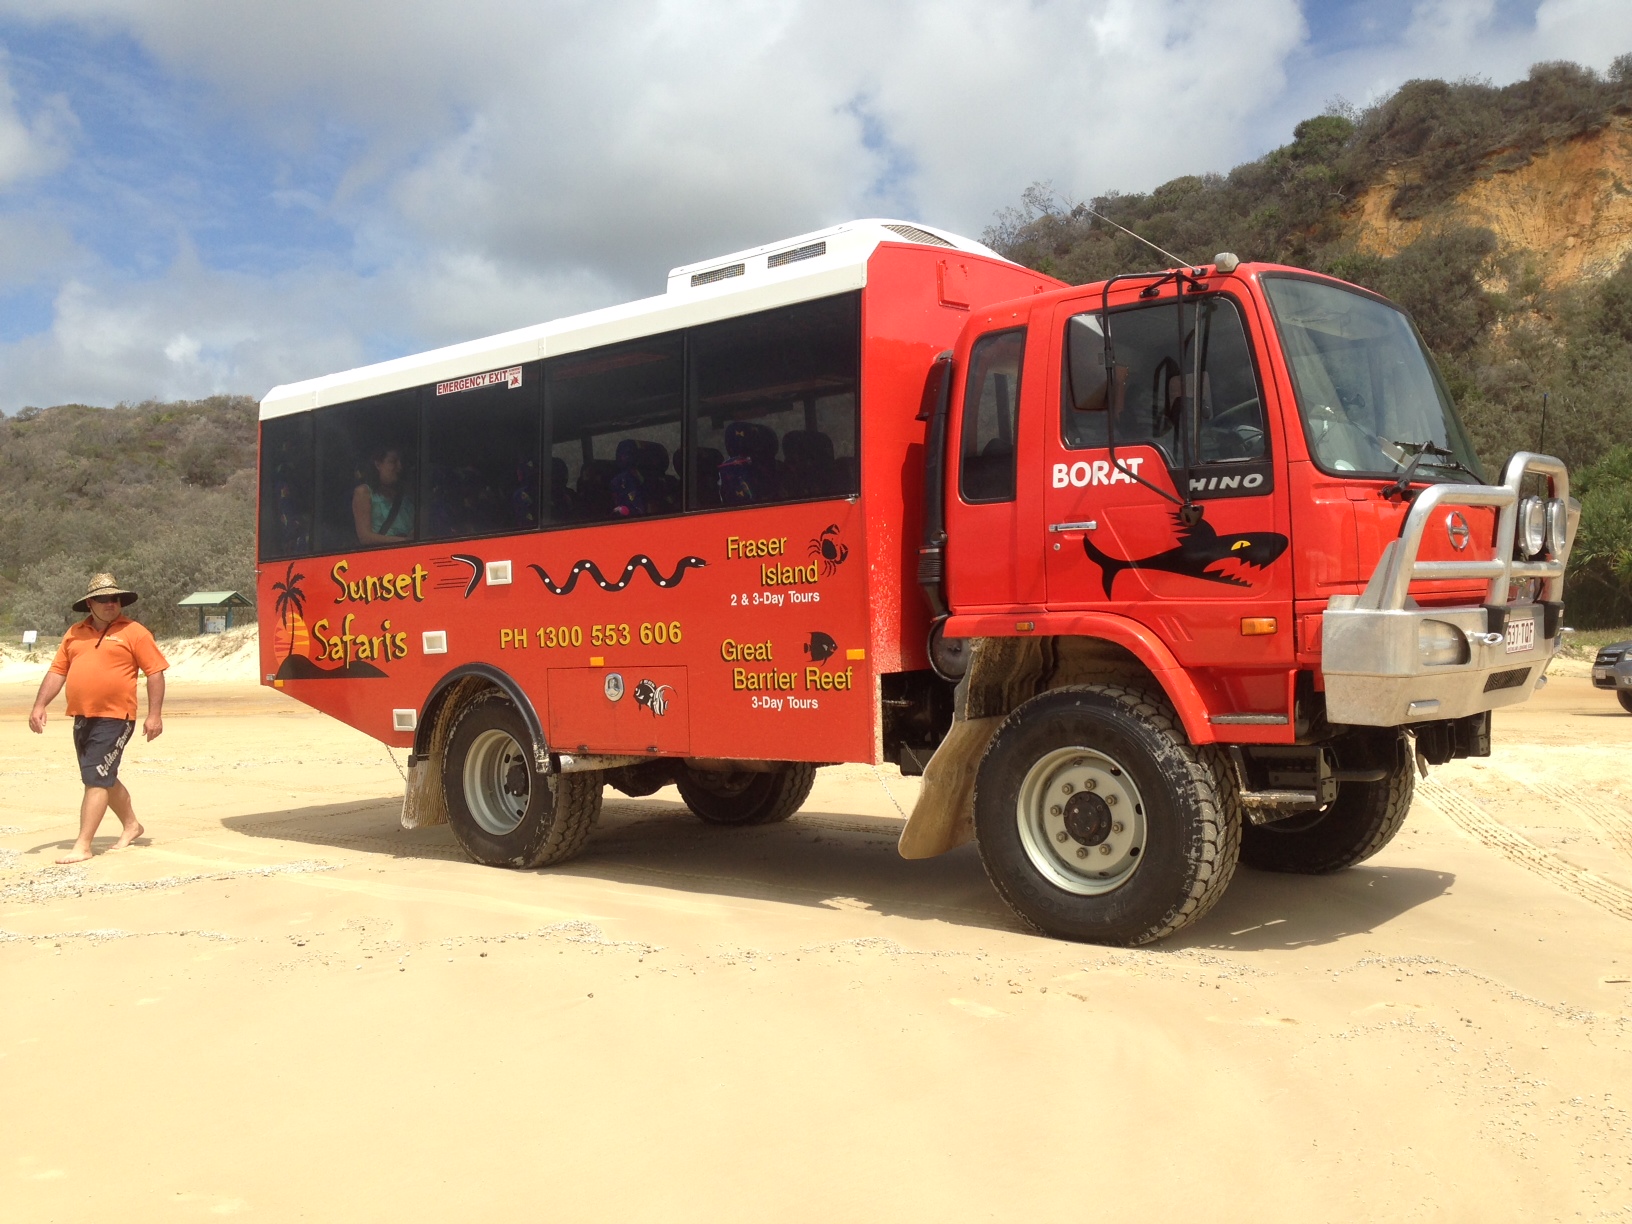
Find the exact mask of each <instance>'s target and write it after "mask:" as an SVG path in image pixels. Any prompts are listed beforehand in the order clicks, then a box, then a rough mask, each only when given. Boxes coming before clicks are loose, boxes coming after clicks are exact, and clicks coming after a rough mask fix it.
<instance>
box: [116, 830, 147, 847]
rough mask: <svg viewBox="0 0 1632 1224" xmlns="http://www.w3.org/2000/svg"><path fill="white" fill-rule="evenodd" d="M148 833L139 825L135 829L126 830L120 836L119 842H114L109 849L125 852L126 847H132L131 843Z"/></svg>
mask: <svg viewBox="0 0 1632 1224" xmlns="http://www.w3.org/2000/svg"><path fill="white" fill-rule="evenodd" d="M146 832H147V830H146V829H144V828H142V826H141V825H140V824H138V825H137V826H136V827H135V828H134V829H126V830H124V831H123V832H122V833H120V834H119V840H118V841H116V842H114V843H113V845H112V846H111V847H109V849H112V850H123V849H124V848H125V847H126V846H128V845H130V843H131V842H133V841H135V840H136V839H137V838H138V837H140V836H141V835H142V834H143V833H146Z"/></svg>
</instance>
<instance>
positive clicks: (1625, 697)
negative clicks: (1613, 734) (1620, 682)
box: [1615, 689, 1632, 714]
mask: <svg viewBox="0 0 1632 1224" xmlns="http://www.w3.org/2000/svg"><path fill="white" fill-rule="evenodd" d="M1615 696H1616V698H1617V699H1618V700H1619V701H1620V703H1621V709H1623V710H1625V711H1626V712H1627V713H1628V714H1632V689H1618V690H1617V691H1616V693H1615Z"/></svg>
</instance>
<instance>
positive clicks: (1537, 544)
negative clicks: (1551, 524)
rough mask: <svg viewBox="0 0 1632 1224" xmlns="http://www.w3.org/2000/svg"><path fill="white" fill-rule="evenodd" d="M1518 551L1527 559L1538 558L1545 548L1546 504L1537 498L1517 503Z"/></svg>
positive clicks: (1529, 498) (1528, 498)
mask: <svg viewBox="0 0 1632 1224" xmlns="http://www.w3.org/2000/svg"><path fill="white" fill-rule="evenodd" d="M1517 542H1518V545H1519V550H1520V551H1521V552H1522V553H1523V554H1524V555H1525V556H1526V557H1527V558H1528V557H1539V556H1540V555H1541V550H1542V549H1544V548H1546V547H1547V503H1546V502H1544V501H1542V500H1541V498H1539V497H1527V498H1525V499H1524V500H1523V501H1521V502H1520V503H1519V531H1518V541H1517Z"/></svg>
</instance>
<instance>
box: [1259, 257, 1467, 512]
mask: <svg viewBox="0 0 1632 1224" xmlns="http://www.w3.org/2000/svg"><path fill="white" fill-rule="evenodd" d="M1263 284H1264V290H1265V292H1266V293H1267V294H1268V295H1269V304H1270V307H1271V309H1272V310H1273V311H1274V313H1275V323H1276V326H1277V327H1278V328H1279V330H1280V334H1281V345H1282V347H1283V348H1284V349H1285V352H1286V360H1287V365H1288V366H1290V367H1291V370H1292V383H1293V386H1294V387H1295V388H1296V389H1297V393H1298V408H1299V410H1300V411H1301V412H1302V414H1303V426H1304V432H1305V433H1306V434H1307V436H1308V438H1309V449H1310V451H1311V452H1312V453H1313V454H1314V458H1315V462H1316V463H1318V464H1319V465H1320V466H1321V468H1322V469H1324V470H1325V471H1328V472H1356V473H1364V474H1367V475H1381V476H1388V477H1391V478H1392V477H1397V476H1399V474H1400V473H1401V472H1402V471H1403V470H1404V469H1406V468H1407V467H1410V466H1411V464H1412V463H1413V461H1415V463H1416V466H1415V468H1414V469H1413V474H1412V479H1415V480H1423V481H1433V480H1462V481H1469V482H1474V483H1482V482H1483V480H1484V475H1483V473H1482V471H1481V469H1480V467H1479V459H1478V456H1477V455H1475V454H1474V450H1473V444H1472V443H1471V442H1470V441H1469V440H1468V435H1467V431H1466V430H1464V429H1463V428H1462V422H1461V420H1459V419H1458V417H1457V415H1456V406H1455V405H1454V404H1453V403H1452V402H1451V396H1450V393H1449V392H1448V391H1447V390H1446V389H1445V384H1444V383H1443V382H1442V381H1441V379H1440V377H1439V372H1438V371H1437V370H1436V369H1435V368H1434V364H1433V361H1432V360H1431V359H1430V358H1429V356H1428V350H1427V348H1426V346H1424V344H1423V343H1422V337H1420V336H1419V335H1417V329H1416V328H1415V327H1413V326H1412V324H1411V320H1410V319H1409V318H1407V317H1406V315H1405V313H1404V312H1403V311H1400V310H1398V309H1396V308H1395V307H1393V306H1389V305H1387V304H1385V303H1383V302H1380V301H1378V300H1377V299H1375V298H1371V297H1367V296H1365V295H1363V294H1359V293H1352V292H1350V291H1349V290H1347V289H1342V288H1339V287H1338V286H1336V285H1331V284H1324V283H1321V282H1319V281H1310V280H1303V279H1300V278H1293V277H1287V276H1266V277H1264V280H1263Z"/></svg>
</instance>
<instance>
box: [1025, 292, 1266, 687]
mask: <svg viewBox="0 0 1632 1224" xmlns="http://www.w3.org/2000/svg"><path fill="white" fill-rule="evenodd" d="M1099 307H1100V300H1099V298H1098V297H1097V296H1094V297H1092V298H1091V299H1083V300H1079V301H1077V302H1075V303H1066V304H1064V305H1062V307H1061V308H1060V310H1059V312H1058V313H1057V315H1056V317H1055V320H1054V326H1055V329H1056V331H1055V336H1056V337H1057V338H1058V341H1059V348H1058V352H1059V354H1060V372H1061V378H1060V386H1061V388H1062V391H1061V402H1060V418H1059V427H1058V429H1050V430H1048V431H1047V433H1048V437H1047V438H1046V439H1045V443H1044V447H1045V449H1044V460H1045V465H1046V472H1047V477H1046V481H1045V493H1044V522H1043V529H1042V533H1041V539H1040V541H1039V543H1040V546H1041V547H1042V549H1043V555H1044V557H1045V564H1046V568H1047V587H1048V595H1047V599H1048V606H1049V607H1050V609H1061V610H1065V609H1104V610H1109V611H1115V612H1119V613H1122V614H1124V615H1128V616H1132V617H1134V618H1135V619H1138V620H1140V621H1142V622H1144V623H1146V624H1147V625H1149V626H1150V627H1151V628H1152V629H1154V630H1155V631H1156V632H1157V634H1158V635H1159V636H1161V637H1162V638H1163V639H1164V640H1165V641H1166V642H1167V643H1168V645H1169V647H1170V648H1171V649H1172V650H1173V651H1174V653H1175V654H1176V655H1177V656H1178V657H1179V659H1180V661H1181V662H1184V663H1185V664H1186V665H1192V664H1193V665H1197V666H1241V665H1242V664H1243V662H1245V663H1247V664H1249V665H1252V664H1258V663H1264V664H1266V665H1267V664H1268V663H1269V661H1270V656H1272V655H1278V654H1279V653H1282V652H1281V650H1280V647H1282V646H1284V647H1285V650H1284V653H1285V655H1286V660H1285V661H1284V663H1282V664H1280V665H1281V666H1288V665H1290V662H1291V642H1292V632H1291V628H1292V626H1291V612H1292V605H1291V595H1292V584H1291V573H1290V570H1291V558H1290V557H1289V556H1288V555H1286V554H1287V545H1288V543H1289V540H1288V535H1287V532H1288V524H1287V522H1286V509H1285V506H1284V500H1285V499H1284V494H1283V496H1282V497H1281V498H1277V497H1276V495H1275V490H1276V485H1277V483H1278V482H1277V478H1276V471H1277V466H1278V465H1277V461H1276V456H1275V455H1274V454H1273V453H1272V450H1271V439H1272V432H1271V430H1270V428H1269V421H1268V418H1267V413H1266V402H1265V395H1264V380H1263V379H1262V378H1261V377H1260V374H1259V371H1258V368H1257V363H1256V362H1255V360H1254V356H1253V351H1252V346H1251V344H1250V342H1249V340H1248V328H1247V325H1246V322H1245V319H1244V317H1243V314H1242V307H1241V306H1240V305H1238V304H1237V303H1236V301H1235V300H1234V299H1233V298H1231V297H1229V296H1226V295H1224V294H1219V293H1212V294H1203V295H1187V296H1186V297H1185V298H1184V299H1183V302H1182V304H1181V303H1180V302H1179V301H1178V299H1176V298H1175V297H1174V296H1171V295H1170V296H1167V297H1166V298H1160V299H1157V300H1155V301H1148V300H1141V299H1135V300H1134V302H1133V303H1131V304H1129V305H1124V306H1121V307H1117V306H1113V307H1112V308H1111V310H1110V312H1109V314H1108V316H1107V315H1106V314H1105V313H1102V312H1101V311H1100V309H1099ZM1107 330H1108V331H1109V333H1110V335H1109V341H1110V353H1111V362H1110V365H1109V366H1107V365H1106V341H1107V335H1106V333H1107ZM1073 348H1074V349H1075V353H1074V354H1073ZM1198 368H1199V375H1200V377H1199V384H1198V379H1197V373H1198ZM1112 443H1114V444H1115V451H1114V454H1113V452H1112ZM1187 469H1188V472H1187ZM1187 480H1188V489H1189V493H1190V497H1191V499H1192V502H1193V507H1194V508H1193V509H1192V510H1191V511H1190V512H1188V514H1185V513H1181V506H1180V504H1179V503H1180V502H1182V500H1183V497H1182V494H1181V488H1183V487H1184V485H1185V482H1186V481H1187ZM1279 483H1282V484H1284V480H1282V481H1280V482H1279ZM1187 518H1193V520H1194V521H1186V519H1187ZM1249 619H1250V620H1253V621H1256V622H1258V624H1257V626H1256V627H1257V628H1258V629H1260V630H1262V629H1263V628H1264V625H1265V623H1267V621H1269V620H1274V622H1275V626H1276V633H1275V634H1273V635H1272V634H1270V633H1268V632H1264V633H1261V634H1259V636H1262V637H1264V638H1266V639H1267V638H1269V637H1271V636H1274V637H1275V638H1276V641H1275V644H1274V646H1273V647H1272V648H1268V649H1266V648H1265V646H1264V645H1263V644H1262V643H1255V644H1251V645H1249V646H1248V647H1246V648H1245V649H1244V648H1243V641H1244V637H1243V635H1244V633H1247V632H1249V629H1248V628H1247V627H1246V622H1247V621H1248V620H1249ZM1277 684H1279V685H1280V688H1281V696H1280V697H1279V699H1278V701H1276V702H1272V703H1270V704H1271V705H1273V706H1274V708H1276V709H1281V710H1284V709H1285V706H1286V702H1285V698H1284V676H1283V679H1282V680H1281V681H1278V682H1277ZM1242 700H1245V699H1242ZM1261 700H1265V698H1264V695H1262V694H1260V695H1259V696H1258V697H1254V698H1252V699H1251V700H1250V701H1249V702H1248V704H1258V703H1259V702H1260V701H1261ZM1237 704H1238V705H1239V701H1238V702H1237Z"/></svg>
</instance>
